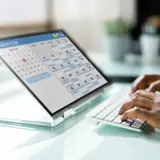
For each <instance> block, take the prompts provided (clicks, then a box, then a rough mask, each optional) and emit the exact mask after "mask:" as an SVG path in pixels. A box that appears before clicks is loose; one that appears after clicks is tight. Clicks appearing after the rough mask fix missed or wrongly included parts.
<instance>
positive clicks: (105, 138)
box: [7, 121, 160, 160]
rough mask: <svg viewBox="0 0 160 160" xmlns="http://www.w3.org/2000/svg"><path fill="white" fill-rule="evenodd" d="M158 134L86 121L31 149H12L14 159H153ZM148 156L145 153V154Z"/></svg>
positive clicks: (159, 140)
mask: <svg viewBox="0 0 160 160" xmlns="http://www.w3.org/2000/svg"><path fill="white" fill-rule="evenodd" d="M159 147H160V132H159V131H157V132H156V133H154V134H152V135H145V134H143V133H137V132H133V131H129V130H125V129H121V128H116V127H112V126H107V125H99V126H94V125H92V124H87V123H86V122H85V121H82V122H80V123H79V124H78V125H76V126H75V127H74V128H71V129H70V130H69V131H67V132H65V133H64V134H62V135H61V136H60V137H59V138H57V139H56V140H55V139H50V140H47V141H44V142H42V143H39V144H35V145H33V146H29V147H26V148H22V149H19V150H15V151H14V152H12V153H11V155H10V157H7V158H8V159H9V158H11V159H12V160H13V159H16V160H21V159H23V160H44V159H45V160H53V159H56V160H106V159H111V160H117V159H123V160H129V159H130V160H151V159H152V160H156V159H157V158H158V156H159ZM146 153H147V154H146Z"/></svg>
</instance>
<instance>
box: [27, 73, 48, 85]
mask: <svg viewBox="0 0 160 160" xmlns="http://www.w3.org/2000/svg"><path fill="white" fill-rule="evenodd" d="M48 77H51V74H50V73H48V72H44V73H42V74H38V75H36V76H32V77H30V78H27V79H26V81H27V82H28V83H30V84H33V83H36V82H38V81H42V80H44V79H46V78H48Z"/></svg>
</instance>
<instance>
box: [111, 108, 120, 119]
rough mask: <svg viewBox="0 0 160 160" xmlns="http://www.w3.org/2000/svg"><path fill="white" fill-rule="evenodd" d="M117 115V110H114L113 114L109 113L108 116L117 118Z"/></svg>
mask: <svg viewBox="0 0 160 160" xmlns="http://www.w3.org/2000/svg"><path fill="white" fill-rule="evenodd" d="M118 113H119V108H118V109H115V110H114V111H113V112H111V113H110V115H111V116H113V117H117V116H118Z"/></svg>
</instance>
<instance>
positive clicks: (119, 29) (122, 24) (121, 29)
mask: <svg viewBox="0 0 160 160" xmlns="http://www.w3.org/2000/svg"><path fill="white" fill-rule="evenodd" d="M130 28H131V25H130V24H129V23H127V22H126V21H124V20H122V19H116V20H109V21H105V22H104V30H105V33H106V34H114V35H115V34H118V35H119V34H127V33H128V32H129V31H130Z"/></svg>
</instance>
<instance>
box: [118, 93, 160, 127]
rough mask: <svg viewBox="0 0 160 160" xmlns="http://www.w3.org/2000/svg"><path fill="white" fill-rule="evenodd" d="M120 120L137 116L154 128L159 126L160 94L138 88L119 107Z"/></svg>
mask: <svg viewBox="0 0 160 160" xmlns="http://www.w3.org/2000/svg"><path fill="white" fill-rule="evenodd" d="M119 114H120V115H121V119H122V120H126V119H128V118H138V119H140V120H143V121H146V122H147V123H148V124H149V125H151V126H152V127H154V128H160V95H157V94H155V93H152V92H148V91H144V90H138V91H137V92H136V93H134V94H133V95H132V96H131V97H130V98H129V99H128V100H127V101H126V102H125V103H124V104H123V105H122V107H121V109H120V111H119Z"/></svg>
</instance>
